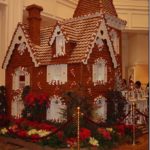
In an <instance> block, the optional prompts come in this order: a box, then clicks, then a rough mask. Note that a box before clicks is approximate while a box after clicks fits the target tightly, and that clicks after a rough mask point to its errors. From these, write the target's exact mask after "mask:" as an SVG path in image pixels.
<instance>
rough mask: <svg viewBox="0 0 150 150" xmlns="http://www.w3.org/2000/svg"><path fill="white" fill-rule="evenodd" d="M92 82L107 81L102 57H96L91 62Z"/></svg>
mask: <svg viewBox="0 0 150 150" xmlns="http://www.w3.org/2000/svg"><path fill="white" fill-rule="evenodd" d="M93 82H94V85H97V84H105V83H106V82H107V65H106V61H105V60H104V59H98V60H96V62H95V64H93Z"/></svg>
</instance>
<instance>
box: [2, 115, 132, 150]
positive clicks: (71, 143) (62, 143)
mask: <svg viewBox="0 0 150 150" xmlns="http://www.w3.org/2000/svg"><path fill="white" fill-rule="evenodd" d="M70 125H71V124H70ZM64 128H65V127H64ZM95 131H96V134H95ZM72 132H74V131H72ZM79 133H80V145H81V146H82V147H99V148H103V149H105V148H108V147H109V148H111V147H112V146H115V144H116V143H118V142H119V141H120V140H121V139H124V138H125V137H130V140H131V137H132V126H129V125H128V126H127V125H124V124H121V125H115V126H114V127H97V128H93V130H91V129H90V128H87V127H86V128H85V127H81V128H80V132H79ZM0 134H1V136H9V137H15V138H21V139H23V140H26V141H30V142H34V143H38V144H41V145H47V146H50V147H57V146H59V147H70V148H74V147H77V135H76V134H74V136H73V135H69V134H68V133H66V132H65V130H64V129H61V128H59V126H58V125H54V124H52V123H48V122H47V123H46V122H41V123H39V122H37V121H31V120H27V119H25V118H20V119H12V120H11V122H10V124H9V125H8V126H7V127H2V128H1V129H0Z"/></svg>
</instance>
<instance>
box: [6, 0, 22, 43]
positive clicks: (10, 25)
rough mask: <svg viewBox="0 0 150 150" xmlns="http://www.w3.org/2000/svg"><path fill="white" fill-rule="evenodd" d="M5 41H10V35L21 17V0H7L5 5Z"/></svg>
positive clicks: (20, 20)
mask: <svg viewBox="0 0 150 150" xmlns="http://www.w3.org/2000/svg"><path fill="white" fill-rule="evenodd" d="M6 17H7V18H8V19H7V35H8V36H7V41H8V44H9V43H10V41H11V38H12V35H13V33H14V31H15V29H16V27H17V24H18V22H22V18H23V0H8V7H7V16H6Z"/></svg>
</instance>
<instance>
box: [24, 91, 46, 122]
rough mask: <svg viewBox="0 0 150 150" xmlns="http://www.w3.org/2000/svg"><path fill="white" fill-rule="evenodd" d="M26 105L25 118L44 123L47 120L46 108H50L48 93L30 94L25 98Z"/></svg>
mask: <svg viewBox="0 0 150 150" xmlns="http://www.w3.org/2000/svg"><path fill="white" fill-rule="evenodd" d="M24 105H25V108H24V110H23V112H22V115H23V117H25V118H28V119H31V120H37V121H42V120H43V119H44V118H45V113H46V108H47V107H48V106H49V97H48V95H47V94H46V93H39V94H37V93H33V92H30V93H29V94H28V95H26V96H25V98H24Z"/></svg>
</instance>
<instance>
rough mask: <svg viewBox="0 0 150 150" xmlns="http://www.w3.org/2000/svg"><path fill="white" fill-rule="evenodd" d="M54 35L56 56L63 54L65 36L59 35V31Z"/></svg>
mask: <svg viewBox="0 0 150 150" xmlns="http://www.w3.org/2000/svg"><path fill="white" fill-rule="evenodd" d="M57 34H58V35H57V36H56V56H64V55H65V38H64V36H63V35H60V32H57Z"/></svg>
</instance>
